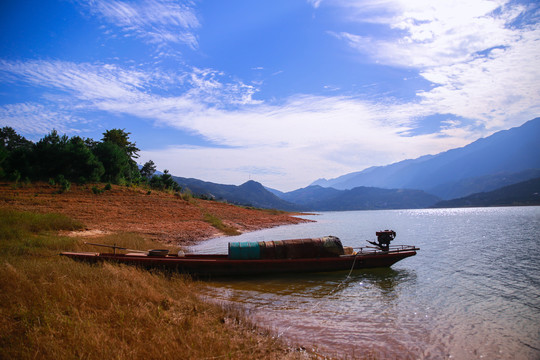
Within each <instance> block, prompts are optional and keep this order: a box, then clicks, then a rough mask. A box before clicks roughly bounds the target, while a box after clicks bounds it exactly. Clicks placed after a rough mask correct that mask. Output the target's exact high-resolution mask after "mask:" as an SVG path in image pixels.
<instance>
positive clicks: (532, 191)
mask: <svg viewBox="0 0 540 360" xmlns="http://www.w3.org/2000/svg"><path fill="white" fill-rule="evenodd" d="M523 205H540V177H539V178H536V179H531V180H527V181H524V182H521V183H518V184H513V185H509V186H505V187H502V188H500V189H497V190H494V191H490V192H482V193H478V194H473V195H469V196H467V197H463V198H459V199H454V200H447V201H441V202H439V203H437V204H435V205H434V206H433V207H437V208H453V207H482V206H523Z"/></svg>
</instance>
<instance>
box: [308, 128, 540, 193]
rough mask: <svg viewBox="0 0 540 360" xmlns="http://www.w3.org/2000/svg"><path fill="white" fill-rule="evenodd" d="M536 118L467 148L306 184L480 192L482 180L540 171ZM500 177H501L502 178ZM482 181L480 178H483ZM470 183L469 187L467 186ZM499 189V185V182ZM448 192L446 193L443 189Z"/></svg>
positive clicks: (343, 187) (482, 186) (347, 187)
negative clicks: (449, 189) (527, 171)
mask: <svg viewBox="0 0 540 360" xmlns="http://www.w3.org/2000/svg"><path fill="white" fill-rule="evenodd" d="M539 138H540V118H536V119H533V120H530V121H528V122H527V123H525V124H523V125H522V126H520V127H516V128H512V129H509V130H504V131H499V132H497V133H495V134H493V135H491V136H489V137H487V138H483V139H479V140H477V141H475V142H473V143H471V144H469V145H467V146H464V147H462V148H457V149H453V150H449V151H446V152H443V153H440V154H437V155H428V156H423V157H420V158H417V159H414V160H405V161H401V162H398V163H394V164H391V165H387V166H378V167H371V168H368V169H365V170H363V171H360V172H355V173H350V174H346V175H343V176H340V177H338V178H335V179H331V180H326V179H319V180H317V181H315V182H314V183H312V185H320V186H323V187H333V188H335V189H339V190H345V189H352V188H355V187H358V186H371V187H380V188H386V189H419V190H424V191H426V192H429V193H432V194H435V195H437V196H439V197H441V198H444V199H448V198H451V197H453V196H456V195H457V196H463V195H464V194H470V191H478V190H481V191H485V190H488V189H489V187H490V186H497V185H489V183H490V181H485V182H484V184H483V185H482V183H483V180H482V179H481V178H482V177H486V176H487V177H489V176H493V179H495V178H496V177H497V176H500V175H501V174H506V175H508V174H510V176H511V177H514V176H515V179H516V181H519V180H521V178H519V176H518V175H517V174H518V173H522V172H524V171H526V170H529V171H531V172H530V175H531V176H534V169H540V141H539V140H538V139H539ZM506 175H503V176H506ZM484 180H485V179H484ZM473 183H474V186H471V184H473ZM501 185H504V183H501ZM448 188H452V191H447V190H448Z"/></svg>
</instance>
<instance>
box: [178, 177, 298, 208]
mask: <svg viewBox="0 0 540 360" xmlns="http://www.w3.org/2000/svg"><path fill="white" fill-rule="evenodd" d="M173 179H174V180H175V181H176V182H177V183H178V184H179V185H180V186H182V187H185V188H188V189H189V190H190V191H191V192H192V193H193V194H197V195H204V196H206V197H208V198H211V199H215V200H225V201H227V202H229V203H231V204H238V205H244V206H254V207H258V208H265V209H279V210H287V211H299V210H300V207H299V206H298V205H295V204H293V203H290V202H287V201H285V200H283V199H280V198H279V197H278V196H276V195H275V194H273V193H272V192H270V191H268V190H267V189H266V188H265V187H264V186H262V185H261V184H260V183H258V182H256V181H253V180H250V181H247V182H245V183H244V184H242V185H240V186H236V185H223V184H216V183H212V182H207V181H202V180H198V179H192V178H183V177H178V176H173Z"/></svg>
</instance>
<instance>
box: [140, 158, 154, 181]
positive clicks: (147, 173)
mask: <svg viewBox="0 0 540 360" xmlns="http://www.w3.org/2000/svg"><path fill="white" fill-rule="evenodd" d="M140 172H141V176H142V177H144V178H145V179H150V178H151V177H152V175H154V173H155V172H156V164H154V162H153V161H152V160H148V161H147V162H146V163H145V164H144V165H143V167H142V168H141V171H140Z"/></svg>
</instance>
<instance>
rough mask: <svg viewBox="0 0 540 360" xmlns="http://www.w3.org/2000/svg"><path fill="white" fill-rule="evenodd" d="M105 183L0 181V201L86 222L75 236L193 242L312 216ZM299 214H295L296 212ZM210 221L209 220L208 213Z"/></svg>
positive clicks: (6, 205) (12, 207) (176, 243)
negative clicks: (128, 235) (62, 188)
mask: <svg viewBox="0 0 540 360" xmlns="http://www.w3.org/2000/svg"><path fill="white" fill-rule="evenodd" d="M103 186H104V184H86V185H72V187H71V189H70V190H69V191H67V192H64V193H58V188H57V187H55V186H51V185H49V184H46V183H35V184H30V185H17V184H14V183H7V182H4V183H0V207H7V208H11V209H15V210H23V211H34V212H39V213H48V212H53V213H60V214H63V215H67V216H69V217H71V218H73V219H75V220H77V221H80V222H81V223H83V224H84V225H85V229H83V230H82V231H81V232H72V233H70V235H71V236H81V237H87V238H89V237H99V236H103V235H105V234H110V233H118V232H132V233H136V234H139V235H141V236H143V237H146V238H148V239H151V240H155V241H158V242H161V243H164V244H168V245H174V246H180V247H183V246H192V245H195V244H198V243H201V242H203V241H205V240H209V239H212V238H216V237H220V236H224V235H228V233H229V232H230V233H233V234H241V233H245V232H251V231H257V230H262V229H267V228H272V227H276V226H281V225H290V224H298V223H304V222H310V221H311V220H306V219H302V218H299V217H297V216H299V215H302V214H303V213H297V212H295V213H288V212H283V211H277V210H267V209H253V208H247V207H241V206H236V205H231V204H226V203H220V202H216V201H210V200H201V199H197V198H193V197H185V198H184V197H182V196H179V195H178V194H173V193H167V192H158V191H152V190H149V189H146V188H142V187H126V186H120V185H112V187H111V189H110V190H107V191H103V192H102V193H100V194H94V193H93V192H92V188H95V187H103ZM295 215H296V216H295ZM209 218H210V219H211V220H212V221H209V220H208V219H209Z"/></svg>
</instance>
